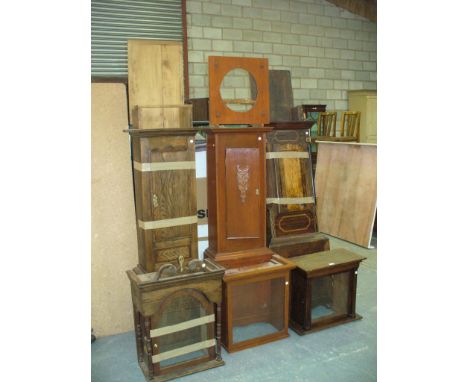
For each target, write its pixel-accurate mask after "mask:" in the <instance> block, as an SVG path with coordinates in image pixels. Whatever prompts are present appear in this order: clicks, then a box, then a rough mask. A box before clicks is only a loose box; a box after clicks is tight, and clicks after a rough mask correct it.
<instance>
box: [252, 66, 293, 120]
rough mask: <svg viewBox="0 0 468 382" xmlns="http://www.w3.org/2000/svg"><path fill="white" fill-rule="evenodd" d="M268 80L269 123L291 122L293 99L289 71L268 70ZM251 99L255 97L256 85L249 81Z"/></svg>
mask: <svg viewBox="0 0 468 382" xmlns="http://www.w3.org/2000/svg"><path fill="white" fill-rule="evenodd" d="M268 75H269V78H270V81H269V82H270V121H275V122H281V121H291V120H292V117H291V112H292V108H293V106H294V102H293V101H294V97H293V91H292V85H291V72H290V71H289V70H269V71H268ZM251 79H252V77H251ZM250 92H251V94H252V99H255V98H256V97H257V84H256V83H255V81H252V80H251V81H250Z"/></svg>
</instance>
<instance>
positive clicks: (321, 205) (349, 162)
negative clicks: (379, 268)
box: [315, 142, 377, 248]
mask: <svg viewBox="0 0 468 382" xmlns="http://www.w3.org/2000/svg"><path fill="white" fill-rule="evenodd" d="M315 186H316V192H317V220H318V225H319V230H320V232H323V233H326V234H329V235H332V236H336V237H338V238H340V239H343V240H347V241H349V242H351V243H355V244H358V245H360V246H363V247H366V248H368V247H369V246H370V240H371V237H372V227H373V225H374V218H375V211H376V207H377V145H374V144H360V143H337V142H319V143H318V155H317V169H316V174H315Z"/></svg>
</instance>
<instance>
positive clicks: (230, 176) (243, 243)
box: [205, 127, 273, 267]
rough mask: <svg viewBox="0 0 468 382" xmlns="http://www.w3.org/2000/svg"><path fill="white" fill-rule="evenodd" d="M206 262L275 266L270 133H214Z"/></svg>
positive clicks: (241, 130) (237, 130)
mask: <svg viewBox="0 0 468 382" xmlns="http://www.w3.org/2000/svg"><path fill="white" fill-rule="evenodd" d="M206 131H207V134H208V137H207V181H208V187H207V189H208V190H207V192H208V195H207V196H208V211H209V212H208V240H209V247H208V248H207V249H206V251H205V257H210V258H213V259H215V260H216V261H217V262H219V263H220V264H222V265H223V266H226V267H236V266H241V265H246V264H248V263H260V262H262V261H268V260H270V258H271V256H272V255H273V252H272V251H271V250H270V249H269V248H267V247H266V239H265V138H266V137H265V136H266V133H267V132H269V131H271V129H270V128H263V127H249V128H210V129H206Z"/></svg>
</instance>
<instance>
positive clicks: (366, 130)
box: [348, 90, 377, 143]
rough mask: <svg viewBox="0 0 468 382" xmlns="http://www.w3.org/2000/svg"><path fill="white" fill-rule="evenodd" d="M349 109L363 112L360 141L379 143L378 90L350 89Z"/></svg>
mask: <svg viewBox="0 0 468 382" xmlns="http://www.w3.org/2000/svg"><path fill="white" fill-rule="evenodd" d="M348 110H351V111H360V112H361V128H360V134H359V142H362V143H377V91H376V90H352V91H348Z"/></svg>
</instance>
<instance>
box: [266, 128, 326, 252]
mask: <svg viewBox="0 0 468 382" xmlns="http://www.w3.org/2000/svg"><path fill="white" fill-rule="evenodd" d="M311 124H312V122H278V123H274V122H272V123H270V124H269V126H270V127H273V130H272V131H271V132H269V133H268V134H267V145H266V151H267V154H266V159H267V160H266V168H267V199H266V203H267V240H268V243H269V247H270V249H272V250H273V251H274V252H276V253H278V254H280V255H281V256H284V257H291V256H300V255H304V254H307V253H312V252H317V251H324V250H328V249H329V248H330V245H329V240H328V238H327V237H326V236H324V235H322V234H320V233H318V224H317V216H316V210H315V196H314V185H313V180H312V167H311V166H312V163H311V160H310V155H309V149H308V143H307V141H306V139H307V138H308V137H309V134H310V132H309V129H310V127H311Z"/></svg>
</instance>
